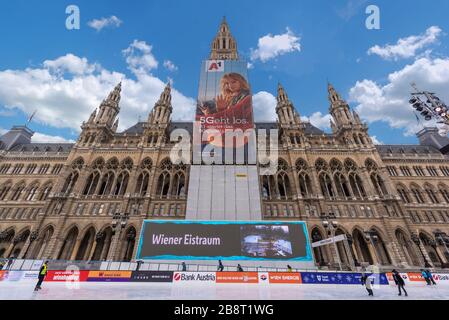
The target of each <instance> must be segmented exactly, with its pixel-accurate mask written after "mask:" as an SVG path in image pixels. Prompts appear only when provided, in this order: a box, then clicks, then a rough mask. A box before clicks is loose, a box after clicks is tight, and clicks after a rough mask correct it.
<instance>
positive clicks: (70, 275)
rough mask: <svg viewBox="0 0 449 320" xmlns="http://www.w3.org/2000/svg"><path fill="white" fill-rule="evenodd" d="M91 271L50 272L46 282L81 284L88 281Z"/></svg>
mask: <svg viewBox="0 0 449 320" xmlns="http://www.w3.org/2000/svg"><path fill="white" fill-rule="evenodd" d="M88 275H89V271H48V273H47V276H46V277H45V281H50V282H66V281H70V282H80V281H87V277H88Z"/></svg>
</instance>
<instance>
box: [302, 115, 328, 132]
mask: <svg viewBox="0 0 449 320" xmlns="http://www.w3.org/2000/svg"><path fill="white" fill-rule="evenodd" d="M331 119H332V116H331V115H330V114H324V115H323V114H322V113H321V112H315V113H314V114H312V115H311V116H310V117H304V116H303V117H302V120H303V121H308V122H310V123H311V124H313V125H314V126H315V127H317V128H320V129H321V130H328V129H330V121H331Z"/></svg>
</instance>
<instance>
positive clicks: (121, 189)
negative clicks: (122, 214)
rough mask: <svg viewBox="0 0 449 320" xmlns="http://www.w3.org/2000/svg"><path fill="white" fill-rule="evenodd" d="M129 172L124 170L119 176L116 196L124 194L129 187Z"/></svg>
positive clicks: (116, 184) (115, 191)
mask: <svg viewBox="0 0 449 320" xmlns="http://www.w3.org/2000/svg"><path fill="white" fill-rule="evenodd" d="M128 181H129V173H128V172H127V171H124V172H122V173H120V175H119V176H118V177H117V181H116V183H115V190H114V196H123V195H124V194H125V193H126V189H127V188H128Z"/></svg>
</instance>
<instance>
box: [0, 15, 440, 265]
mask: <svg viewBox="0 0 449 320" xmlns="http://www.w3.org/2000/svg"><path fill="white" fill-rule="evenodd" d="M237 52H238V51H237V45H236V42H235V40H234V38H233V37H232V35H231V33H230V30H229V27H228V24H227V23H226V21H223V23H222V24H221V26H220V30H219V32H218V35H217V36H216V38H215V39H214V41H213V44H212V52H211V56H210V59H211V60H224V61H227V60H238V59H239V57H238V53H237ZM125 91H126V88H124V93H125ZM121 94H122V86H121V84H119V85H118V86H117V87H116V88H115V89H113V91H112V92H111V93H110V95H109V96H108V97H107V98H106V99H105V100H104V101H103V102H102V103H101V105H100V106H99V108H98V109H97V110H96V111H94V112H93V114H92V115H91V116H90V117H89V119H86V121H85V122H84V123H83V124H82V126H81V128H82V131H81V133H80V136H79V139H78V140H77V142H76V143H74V144H58V143H32V142H31V138H32V136H33V134H34V133H33V131H31V130H30V129H29V128H27V127H26V126H15V127H13V128H12V129H11V130H10V131H9V132H7V133H6V134H4V135H3V136H2V137H0V258H8V257H15V258H18V259H43V258H47V259H55V260H76V261H104V260H112V261H131V260H133V259H135V257H136V250H137V243H138V241H139V236H140V232H141V227H142V222H143V221H144V220H184V219H186V217H187V216H188V212H187V211H188V209H187V207H188V204H187V199H188V196H189V190H190V186H189V182H190V178H191V175H190V173H191V164H189V163H186V164H177V165H176V164H174V163H172V161H171V160H170V152H171V150H172V148H173V146H174V143H172V142H170V133H171V132H173V130H176V129H185V130H187V131H189V132H192V130H193V122H194V120H193V119H192V121H191V122H175V121H172V120H171V116H172V111H173V108H172V104H171V87H170V85H167V87H166V88H165V90H164V92H162V94H161V97H160V99H159V101H158V102H157V103H156V104H155V106H154V109H153V110H152V111H151V113H150V114H149V116H148V119H147V120H146V121H144V122H139V123H136V124H135V125H134V126H133V127H131V128H129V129H127V130H126V131H124V132H118V130H117V129H118V116H119V111H120V98H121ZM323 94H325V93H324V92H323ZM327 94H328V96H329V102H330V107H329V112H330V114H331V116H332V123H331V127H332V133H325V132H323V131H321V130H320V129H318V128H316V127H314V126H313V125H311V124H310V123H307V122H303V121H301V117H300V115H299V113H298V111H296V108H295V107H294V102H293V101H290V100H289V98H288V95H287V90H285V89H284V88H283V87H282V86H281V85H279V87H278V94H277V108H276V112H277V116H278V120H277V122H273V123H255V127H256V129H278V130H279V144H278V149H279V150H277V151H278V154H279V160H278V164H277V173H276V174H275V175H270V176H263V175H259V178H258V179H259V190H260V208H261V216H262V219H263V220H269V221H273V220H274V221H276V220H279V221H305V222H306V223H307V226H308V231H309V236H310V239H311V241H312V242H318V241H320V240H324V239H326V238H330V237H334V236H338V235H346V239H347V242H346V243H344V242H339V243H338V244H337V245H336V246H333V245H332V246H323V247H318V248H314V249H313V254H314V258H315V262H316V264H317V266H320V267H329V268H337V267H338V266H339V262H341V264H342V266H343V267H344V268H346V269H349V268H352V267H354V266H360V265H366V264H377V265H379V266H384V267H393V266H394V267H399V268H402V267H410V268H413V267H424V266H428V267H429V266H431V267H435V268H441V267H446V266H448V263H449V251H448V248H447V246H449V241H448V239H449V238H447V236H446V233H449V157H448V156H447V155H445V152H444V147H445V146H446V145H448V144H449V139H448V138H442V137H440V136H439V135H438V132H437V130H436V129H433V128H428V129H424V130H422V131H421V132H419V133H418V138H419V140H420V144H419V145H374V144H373V141H372V139H371V138H370V136H369V134H368V126H367V125H366V124H365V123H363V122H362V121H361V119H360V118H359V116H358V114H357V113H356V112H355V111H351V110H350V107H349V105H348V104H347V103H346V102H345V101H344V100H343V99H342V98H341V96H340V95H339V93H338V92H337V90H336V89H334V87H333V86H332V85H330V84H329V86H328V93H327ZM92 107H93V108H94V107H95V106H92ZM241 178H242V179H244V177H241ZM217 183H218V182H217ZM238 210H239V208H237V211H238ZM325 219H327V220H328V221H330V222H331V223H330V224H325V223H324V220H325ZM334 221H335V222H337V224H333V223H332V222H334ZM324 226H326V228H325V227H324Z"/></svg>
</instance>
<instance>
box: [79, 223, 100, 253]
mask: <svg viewBox="0 0 449 320" xmlns="http://www.w3.org/2000/svg"><path fill="white" fill-rule="evenodd" d="M84 230H85V231H84V233H82V234H83V237H82V238H81V239H82V240H81V242H80V245H79V248H78V252H77V253H76V257H75V260H77V261H86V260H88V259H89V258H90V255H91V250H92V247H93V245H94V241H95V236H96V232H95V227H94V226H93V225H89V226H87V227H85V228H84Z"/></svg>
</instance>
